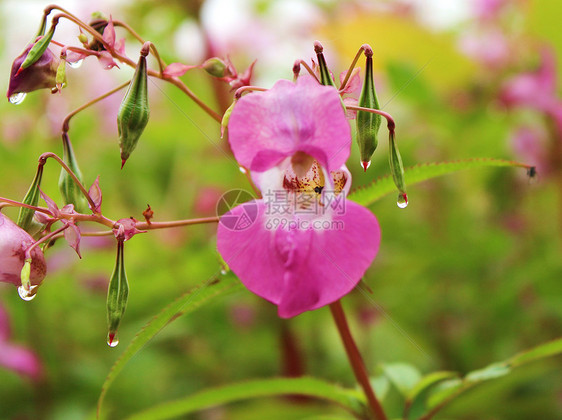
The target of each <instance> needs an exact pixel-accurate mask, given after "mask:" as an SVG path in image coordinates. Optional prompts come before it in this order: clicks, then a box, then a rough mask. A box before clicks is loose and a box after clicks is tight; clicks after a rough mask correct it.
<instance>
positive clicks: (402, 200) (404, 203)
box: [396, 193, 408, 209]
mask: <svg viewBox="0 0 562 420" xmlns="http://www.w3.org/2000/svg"><path fill="white" fill-rule="evenodd" d="M396 205H397V206H398V207H400V208H401V209H405V208H406V207H408V196H407V195H406V194H404V193H400V194H398V200H397V201H396Z"/></svg>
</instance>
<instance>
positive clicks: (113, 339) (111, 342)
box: [107, 333, 119, 347]
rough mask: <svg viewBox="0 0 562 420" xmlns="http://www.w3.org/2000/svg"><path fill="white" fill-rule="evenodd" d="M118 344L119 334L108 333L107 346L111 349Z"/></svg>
mask: <svg viewBox="0 0 562 420" xmlns="http://www.w3.org/2000/svg"><path fill="white" fill-rule="evenodd" d="M118 344H119V339H118V338H117V333H108V334H107V345H108V346H109V347H117V345H118Z"/></svg>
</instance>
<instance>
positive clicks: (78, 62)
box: [67, 58, 84, 69]
mask: <svg viewBox="0 0 562 420" xmlns="http://www.w3.org/2000/svg"><path fill="white" fill-rule="evenodd" d="M83 62H84V59H83V58H82V59H80V60H78V61H73V62H71V61H68V62H67V63H68V65H69V66H70V67H71V68H73V69H77V68H80V66H81V65H82V63H83Z"/></svg>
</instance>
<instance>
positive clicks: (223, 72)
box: [201, 57, 229, 77]
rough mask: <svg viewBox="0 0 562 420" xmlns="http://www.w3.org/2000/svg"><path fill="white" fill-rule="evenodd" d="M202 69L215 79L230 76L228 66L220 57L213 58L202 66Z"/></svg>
mask: <svg viewBox="0 0 562 420" xmlns="http://www.w3.org/2000/svg"><path fill="white" fill-rule="evenodd" d="M201 68H202V69H203V70H205V71H206V72H207V73H209V74H210V75H211V76H214V77H225V76H229V74H227V73H229V72H227V70H228V66H227V65H226V63H225V62H224V61H222V60H221V59H220V58H218V57H211V58H209V59H207V60H205V62H204V63H203V64H202V65H201Z"/></svg>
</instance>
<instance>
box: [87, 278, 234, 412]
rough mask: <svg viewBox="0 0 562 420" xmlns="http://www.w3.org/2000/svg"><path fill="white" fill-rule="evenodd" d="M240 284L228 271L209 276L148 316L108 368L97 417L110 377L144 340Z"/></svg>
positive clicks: (118, 371)
mask: <svg viewBox="0 0 562 420" xmlns="http://www.w3.org/2000/svg"><path fill="white" fill-rule="evenodd" d="M241 288H242V285H241V283H240V281H239V280H238V279H237V278H236V277H235V276H234V275H232V274H229V275H225V276H221V277H220V278H217V277H216V278H213V279H211V280H209V281H207V282H205V283H203V284H202V285H201V286H198V287H196V288H195V289H193V290H191V291H189V292H187V293H185V294H184V295H182V296H180V297H179V298H178V299H176V300H175V301H174V302H172V303H171V304H169V305H168V306H167V307H165V308H164V309H163V310H162V311H161V312H160V313H159V314H158V315H156V316H155V317H154V318H152V319H151V320H150V321H149V322H148V324H146V325H145V326H144V327H143V329H142V330H141V331H140V332H139V333H138V334H137V335H136V336H135V338H133V340H132V341H131V343H130V344H129V346H128V347H127V348H126V349H125V351H124V352H123V354H122V355H121V356H120V357H119V359H117V361H116V362H115V363H114V365H113V366H112V368H111V370H110V371H109V374H108V375H107V377H106V379H105V382H104V383H103V386H102V390H101V394H100V397H99V399H98V408H97V417H98V418H99V417H100V413H101V409H102V405H103V401H104V398H105V395H106V394H107V391H108V389H109V387H110V386H111V384H112V383H113V381H115V378H116V377H117V376H118V375H119V373H120V372H121V371H122V370H123V368H124V367H125V365H126V364H127V363H128V362H129V360H131V359H132V358H133V356H134V355H135V354H137V352H138V351H139V350H140V349H141V348H142V347H143V346H144V345H145V344H146V343H148V342H149V341H150V340H151V339H152V338H153V337H154V336H156V334H158V333H159V332H160V330H162V328H164V327H165V326H166V325H167V324H168V323H170V322H172V321H174V320H175V319H177V318H179V317H180V316H182V315H187V314H190V313H192V312H194V311H195V310H197V309H199V308H200V307H201V306H203V305H204V304H205V303H208V302H209V301H210V300H211V299H213V298H215V297H217V296H221V295H224V294H226V293H232V292H234V291H237V290H240V289H241Z"/></svg>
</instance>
